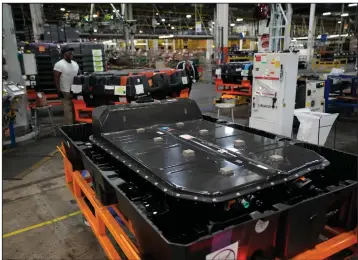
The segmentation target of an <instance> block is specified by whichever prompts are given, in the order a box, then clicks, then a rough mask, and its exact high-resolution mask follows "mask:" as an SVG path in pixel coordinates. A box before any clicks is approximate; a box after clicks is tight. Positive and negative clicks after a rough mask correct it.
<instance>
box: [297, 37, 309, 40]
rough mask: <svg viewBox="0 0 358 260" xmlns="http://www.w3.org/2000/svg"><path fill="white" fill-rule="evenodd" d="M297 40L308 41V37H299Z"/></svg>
mask: <svg viewBox="0 0 358 260" xmlns="http://www.w3.org/2000/svg"><path fill="white" fill-rule="evenodd" d="M295 39H296V40H308V37H297V38H295Z"/></svg>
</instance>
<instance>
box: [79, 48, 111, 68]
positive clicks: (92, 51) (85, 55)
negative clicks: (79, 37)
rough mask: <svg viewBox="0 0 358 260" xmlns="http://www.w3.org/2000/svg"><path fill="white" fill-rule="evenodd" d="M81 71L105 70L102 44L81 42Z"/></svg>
mask: <svg viewBox="0 0 358 260" xmlns="http://www.w3.org/2000/svg"><path fill="white" fill-rule="evenodd" d="M81 55H82V68H81V70H82V71H83V72H103V71H105V57H104V45H103V44H96V43H81Z"/></svg>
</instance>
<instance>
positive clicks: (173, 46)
mask: <svg viewBox="0 0 358 260" xmlns="http://www.w3.org/2000/svg"><path fill="white" fill-rule="evenodd" d="M172 50H173V51H175V39H172Z"/></svg>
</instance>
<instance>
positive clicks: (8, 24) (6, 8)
mask: <svg viewBox="0 0 358 260" xmlns="http://www.w3.org/2000/svg"><path fill="white" fill-rule="evenodd" d="M12 17H13V16H12V11H11V6H10V5H8V4H3V9H2V18H3V24H2V28H3V51H4V52H3V55H4V58H5V60H6V65H7V68H8V71H7V72H8V76H9V77H8V81H13V82H14V83H20V84H22V85H24V80H23V79H22V75H21V68H20V62H19V59H18V57H17V54H18V52H17V42H16V36H15V26H14V20H13V18H12Z"/></svg>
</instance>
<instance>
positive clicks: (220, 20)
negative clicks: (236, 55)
mask: <svg viewBox="0 0 358 260" xmlns="http://www.w3.org/2000/svg"><path fill="white" fill-rule="evenodd" d="M216 14H217V21H216V22H215V24H216V23H217V24H218V27H217V28H220V29H219V30H220V36H221V39H222V41H221V44H222V46H221V47H222V54H223V59H222V60H223V61H224V62H227V60H228V55H227V54H228V38H229V4H217V5H216Z"/></svg>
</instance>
